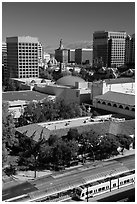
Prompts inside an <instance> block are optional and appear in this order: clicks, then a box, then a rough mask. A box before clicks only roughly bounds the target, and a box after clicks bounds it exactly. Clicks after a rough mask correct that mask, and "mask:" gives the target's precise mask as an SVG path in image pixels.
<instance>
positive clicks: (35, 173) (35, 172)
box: [34, 152, 39, 178]
mask: <svg viewBox="0 0 137 204" xmlns="http://www.w3.org/2000/svg"><path fill="white" fill-rule="evenodd" d="M38 156H39V152H38V154H37V156H35V170H34V178H36V176H37V170H36V168H37V159H38Z"/></svg>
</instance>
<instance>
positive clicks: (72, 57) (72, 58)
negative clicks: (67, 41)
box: [68, 49, 75, 63]
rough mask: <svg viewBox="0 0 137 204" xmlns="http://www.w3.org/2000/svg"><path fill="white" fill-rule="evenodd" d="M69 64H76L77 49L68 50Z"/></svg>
mask: <svg viewBox="0 0 137 204" xmlns="http://www.w3.org/2000/svg"><path fill="white" fill-rule="evenodd" d="M68 62H69V63H74V62H75V49H69V50H68Z"/></svg>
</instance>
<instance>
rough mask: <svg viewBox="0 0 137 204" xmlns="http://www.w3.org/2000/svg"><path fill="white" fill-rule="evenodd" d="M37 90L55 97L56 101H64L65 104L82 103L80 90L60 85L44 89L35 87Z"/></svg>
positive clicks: (48, 86)
mask: <svg viewBox="0 0 137 204" xmlns="http://www.w3.org/2000/svg"><path fill="white" fill-rule="evenodd" d="M35 90H36V91H39V92H41V93H45V94H49V95H55V96H56V100H64V101H65V103H71V102H76V103H80V90H78V89H71V88H68V87H65V86H58V85H47V86H44V87H40V86H37V85H35Z"/></svg>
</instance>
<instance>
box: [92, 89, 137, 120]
mask: <svg viewBox="0 0 137 204" xmlns="http://www.w3.org/2000/svg"><path fill="white" fill-rule="evenodd" d="M93 106H94V107H95V108H98V109H103V110H107V111H110V112H112V113H114V112H115V113H119V114H123V115H127V116H130V117H132V118H135V95H132V94H125V93H118V92H113V91H108V92H106V93H105V94H103V95H98V96H95V97H94V98H93Z"/></svg>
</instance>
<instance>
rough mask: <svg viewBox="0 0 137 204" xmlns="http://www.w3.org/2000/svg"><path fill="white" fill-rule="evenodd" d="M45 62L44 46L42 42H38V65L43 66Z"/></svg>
mask: <svg viewBox="0 0 137 204" xmlns="http://www.w3.org/2000/svg"><path fill="white" fill-rule="evenodd" d="M42 64H43V46H42V43H41V42H39V43H38V65H39V66H41V67H42Z"/></svg>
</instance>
